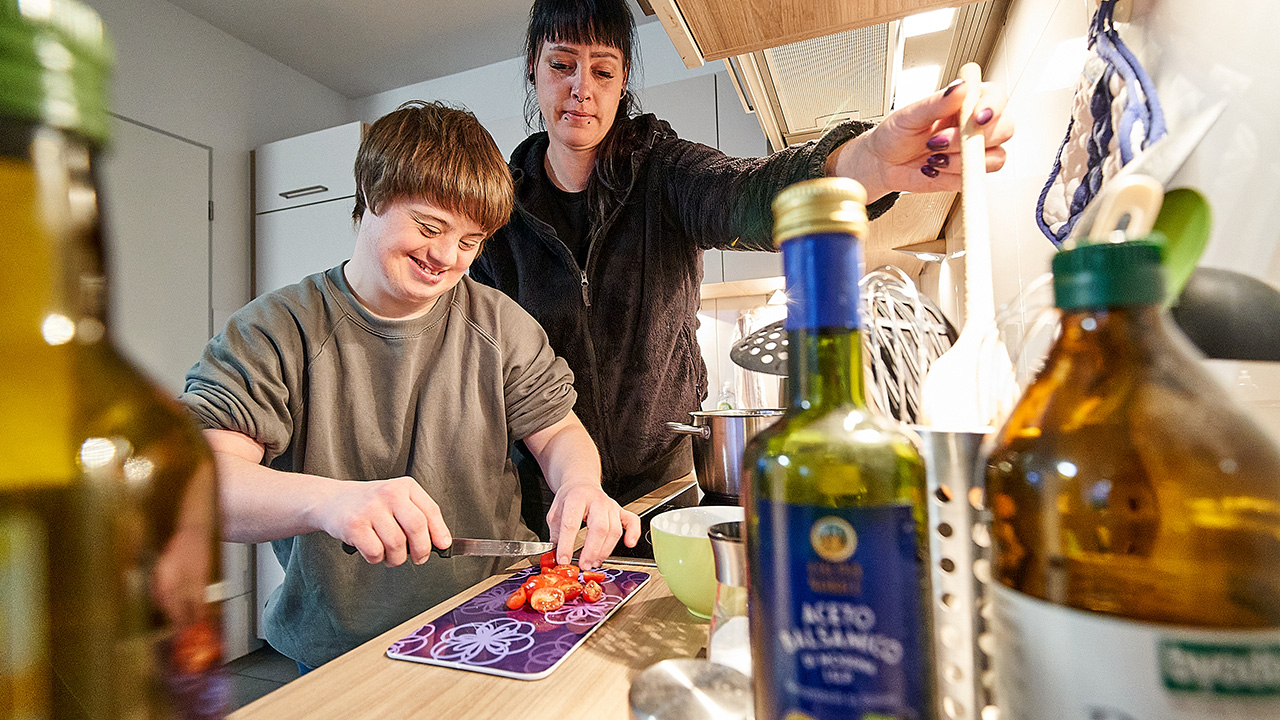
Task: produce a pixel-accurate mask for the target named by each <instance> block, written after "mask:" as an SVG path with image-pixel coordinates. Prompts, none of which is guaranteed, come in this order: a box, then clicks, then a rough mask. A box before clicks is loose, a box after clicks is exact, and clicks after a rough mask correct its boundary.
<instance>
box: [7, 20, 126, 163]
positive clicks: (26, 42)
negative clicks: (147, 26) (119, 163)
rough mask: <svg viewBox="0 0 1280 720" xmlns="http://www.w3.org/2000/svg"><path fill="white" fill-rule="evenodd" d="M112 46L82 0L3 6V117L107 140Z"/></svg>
mask: <svg viewBox="0 0 1280 720" xmlns="http://www.w3.org/2000/svg"><path fill="white" fill-rule="evenodd" d="M112 57H113V55H112V50H111V43H110V41H109V40H108V38H107V35H106V30H105V29H104V28H103V26H102V19H101V18H99V17H98V14H97V13H96V12H94V11H93V10H92V9H90V8H89V7H88V6H87V5H85V4H83V3H81V2H79V1H78V0H0V116H5V117H11V118H19V119H23V120H30V121H33V122H38V123H42V124H44V125H48V126H50V127H56V128H61V129H63V130H68V131H72V132H75V133H78V134H80V135H83V136H85V137H87V138H89V139H90V140H94V141H97V142H99V143H101V142H103V141H105V140H106V138H107V127H108V118H109V116H108V114H107V77H108V75H109V74H110V72H111V67H112Z"/></svg>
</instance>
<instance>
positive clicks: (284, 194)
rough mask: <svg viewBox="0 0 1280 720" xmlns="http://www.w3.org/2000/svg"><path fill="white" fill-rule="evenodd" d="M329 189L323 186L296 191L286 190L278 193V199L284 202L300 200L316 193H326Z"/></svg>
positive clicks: (313, 186)
mask: <svg viewBox="0 0 1280 720" xmlns="http://www.w3.org/2000/svg"><path fill="white" fill-rule="evenodd" d="M328 191H329V188H327V187H325V186H324V185H312V186H310V187H304V188H298V189H297V190H286V191H284V192H282V193H280V197H282V198H284V199H285V200H292V199H294V198H300V197H303V196H305V195H315V194H316V193H322V192H328Z"/></svg>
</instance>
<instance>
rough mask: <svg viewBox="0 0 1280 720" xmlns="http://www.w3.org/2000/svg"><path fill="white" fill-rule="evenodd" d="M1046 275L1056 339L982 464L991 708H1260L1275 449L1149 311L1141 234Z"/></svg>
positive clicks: (1272, 652)
mask: <svg viewBox="0 0 1280 720" xmlns="http://www.w3.org/2000/svg"><path fill="white" fill-rule="evenodd" d="M1156 239H1157V240H1158V238H1156ZM1053 270H1054V289H1055V295H1056V303H1057V305H1058V307H1059V308H1060V309H1061V312H1062V334H1061V336H1060V338H1059V339H1058V341H1057V342H1056V344H1055V345H1054V347H1053V348H1052V350H1051V351H1050V354H1049V357H1048V360H1047V362H1046V364H1045V367H1044V369H1043V370H1042V371H1041V372H1040V374H1039V375H1038V376H1037V377H1036V379H1035V381H1034V382H1033V383H1032V385H1031V386H1030V387H1029V388H1028V389H1027V391H1026V393H1025V394H1024V395H1023V397H1022V399H1021V401H1020V402H1019V404H1018V406H1017V407H1016V408H1015V410H1014V411H1013V413H1012V415H1011V416H1010V418H1009V421H1008V423H1007V424H1006V425H1005V426H1004V428H1002V429H1001V430H1000V431H999V433H998V434H997V435H996V436H995V438H994V444H993V445H992V449H991V452H990V454H989V456H988V459H987V461H986V482H987V491H988V497H989V506H990V509H991V512H992V528H991V529H992V536H993V540H994V543H995V568H996V572H995V575H996V579H997V581H998V582H997V584H996V586H995V588H994V610H995V620H996V623H995V629H996V639H997V644H996V656H995V665H996V671H997V673H996V677H997V687H996V690H997V697H996V702H997V704H999V706H1000V708H1001V712H1002V717H1003V718H1005V719H1006V720H1024V719H1025V720H1031V719H1035V720H1057V719H1062V720H1066V718H1072V719H1073V720H1074V719H1076V718H1106V719H1107V720H1111V719H1113V718H1114V719H1118V720H1120V719H1122V720H1188V719H1190V718H1210V717H1212V718H1264V717H1265V718H1275V717H1280V452H1278V451H1277V448H1276V445H1275V444H1274V442H1273V441H1272V439H1270V438H1268V437H1267V436H1266V435H1265V434H1264V433H1263V431H1262V430H1260V429H1259V427H1258V426H1257V425H1255V424H1254V423H1253V422H1252V421H1251V420H1250V419H1249V418H1247V417H1246V416H1245V415H1243V414H1242V413H1241V412H1240V411H1238V410H1237V409H1236V408H1234V407H1233V406H1232V404H1231V402H1230V401H1229V400H1228V398H1227V396H1226V394H1225V392H1224V391H1223V390H1222V389H1220V388H1219V386H1217V385H1216V384H1215V383H1214V381H1213V380H1212V379H1211V378H1210V377H1209V376H1208V375H1207V373H1206V372H1205V371H1204V370H1202V369H1201V368H1200V367H1199V365H1198V364H1197V358H1196V354H1195V351H1194V350H1193V349H1192V346H1191V344H1190V342H1189V341H1187V340H1186V338H1185V337H1183V336H1182V334H1181V333H1180V332H1179V331H1178V330H1177V329H1176V328H1175V326H1174V325H1173V323H1172V321H1171V320H1170V318H1169V317H1168V315H1167V313H1165V312H1163V311H1162V310H1161V309H1160V304H1161V301H1162V299H1163V297H1164V280H1163V270H1162V268H1161V261H1160V247H1159V245H1158V244H1157V243H1155V242H1145V241H1137V242H1126V243H1120V244H1095V245H1084V246H1081V247H1078V248H1076V249H1073V250H1069V251H1065V252H1062V253H1059V254H1058V255H1057V256H1056V257H1055V258H1054V260H1053Z"/></svg>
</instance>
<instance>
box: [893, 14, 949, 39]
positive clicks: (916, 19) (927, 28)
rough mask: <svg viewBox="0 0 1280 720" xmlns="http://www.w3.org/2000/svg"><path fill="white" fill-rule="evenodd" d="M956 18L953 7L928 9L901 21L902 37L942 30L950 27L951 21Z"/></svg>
mask: <svg viewBox="0 0 1280 720" xmlns="http://www.w3.org/2000/svg"><path fill="white" fill-rule="evenodd" d="M955 19H956V9H955V8H943V9H941V10H930V11H929V12H922V13H920V14H918V15H912V16H911V17H908V18H905V19H903V21H902V37H904V38H909V37H916V36H917V35H928V34H930V33H936V32H942V31H943V30H946V29H947V28H949V27H951V23H952V22H954V21H955Z"/></svg>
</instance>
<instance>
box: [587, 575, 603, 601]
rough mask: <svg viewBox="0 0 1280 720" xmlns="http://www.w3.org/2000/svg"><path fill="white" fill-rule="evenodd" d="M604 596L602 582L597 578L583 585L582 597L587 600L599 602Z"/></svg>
mask: <svg viewBox="0 0 1280 720" xmlns="http://www.w3.org/2000/svg"><path fill="white" fill-rule="evenodd" d="M602 597H604V588H602V587H600V583H598V582H596V581H595V580H591V581H589V582H588V583H587V584H586V585H583V586H582V599H583V600H586V601H587V602H599V601H600V598H602Z"/></svg>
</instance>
